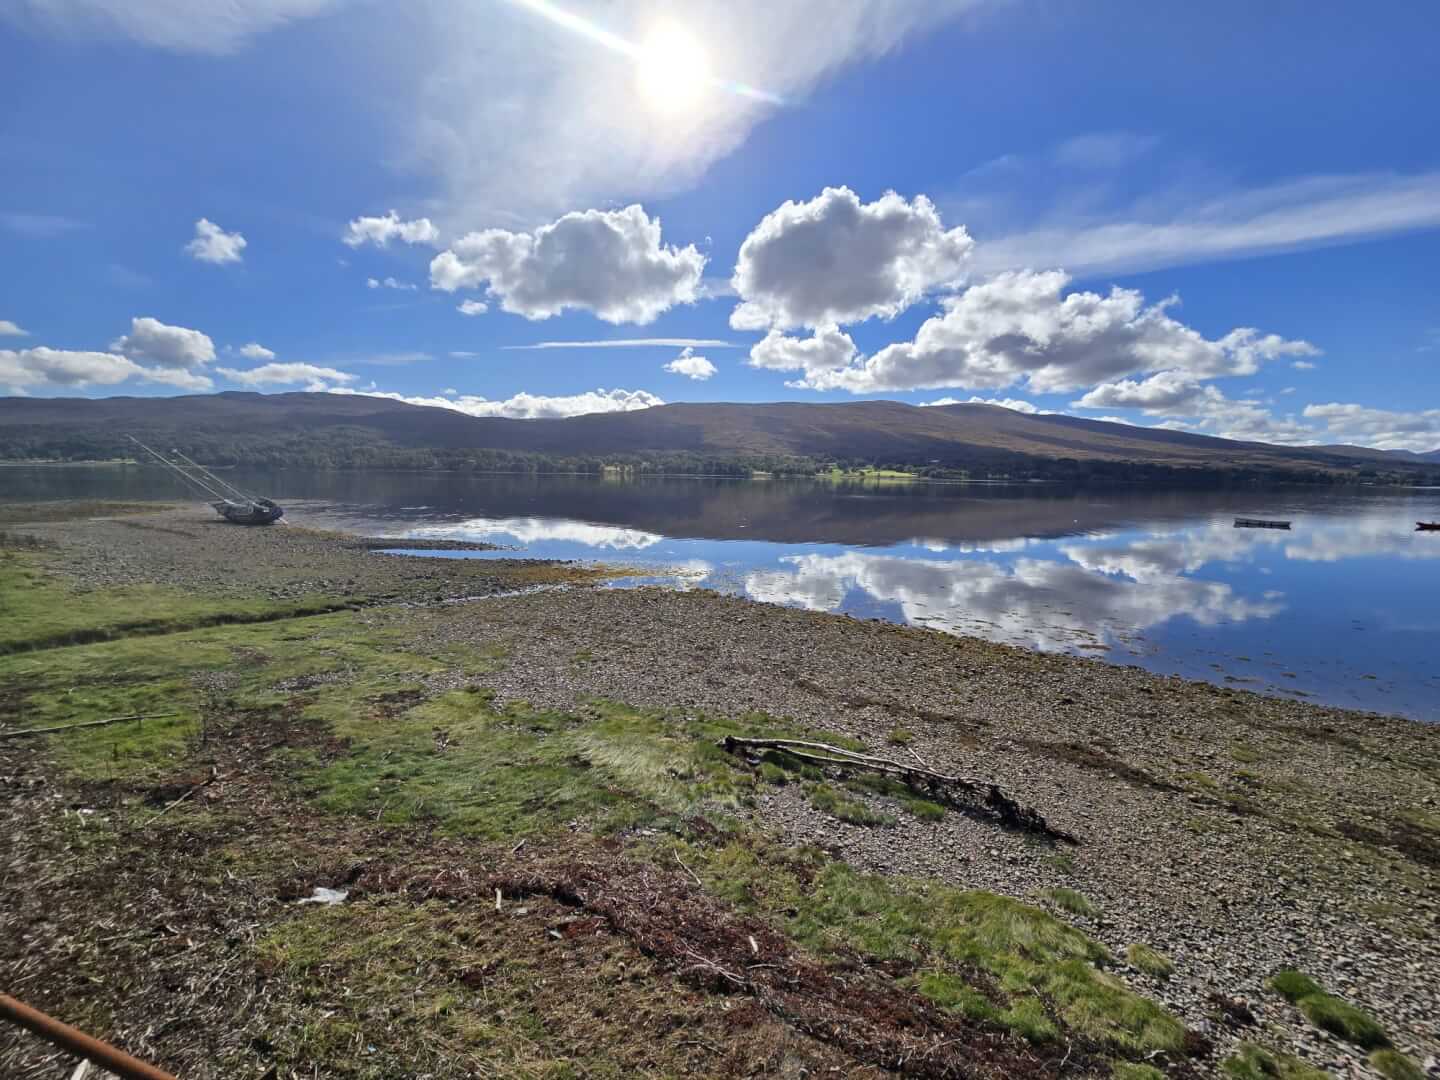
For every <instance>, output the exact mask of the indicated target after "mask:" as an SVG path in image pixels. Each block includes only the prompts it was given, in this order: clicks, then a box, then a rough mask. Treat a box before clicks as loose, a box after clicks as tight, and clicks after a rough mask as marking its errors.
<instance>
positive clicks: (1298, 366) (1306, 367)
mask: <svg viewBox="0 0 1440 1080" xmlns="http://www.w3.org/2000/svg"><path fill="white" fill-rule="evenodd" d="M1290 366H1291V367H1292V368H1294V369H1295V370H1296V371H1314V370H1315V365H1314V364H1312V363H1311V362H1310V361H1309V360H1296V361H1295V362H1294V363H1292V364H1291V365H1290Z"/></svg>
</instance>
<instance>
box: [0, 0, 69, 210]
mask: <svg viewBox="0 0 1440 1080" xmlns="http://www.w3.org/2000/svg"><path fill="white" fill-rule="evenodd" d="M3 14H4V12H3V10H0V16H3ZM0 226H3V227H4V228H6V229H9V230H10V231H11V232H17V233H19V234H20V235H22V236H39V237H51V236H63V235H65V234H66V233H70V232H76V231H78V230H80V229H88V228H89V227H90V224H89V222H85V221H77V220H75V219H74V218H67V217H61V216H60V215H58V214H16V213H4V214H0Z"/></svg>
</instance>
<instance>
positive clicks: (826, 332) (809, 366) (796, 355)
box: [748, 326, 858, 385]
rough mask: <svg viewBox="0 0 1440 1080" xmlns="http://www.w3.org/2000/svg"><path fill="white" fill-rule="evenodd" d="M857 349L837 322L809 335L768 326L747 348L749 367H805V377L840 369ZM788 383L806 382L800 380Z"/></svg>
mask: <svg viewBox="0 0 1440 1080" xmlns="http://www.w3.org/2000/svg"><path fill="white" fill-rule="evenodd" d="M857 355H858V350H857V349H856V348H855V342H854V341H852V340H851V339H850V335H849V334H847V333H845V332H844V331H843V330H841V329H840V328H839V327H837V326H822V327H820V328H819V329H817V330H815V331H814V332H812V333H811V335H810V336H809V337H808V338H799V337H791V336H789V335H788V334H782V333H781V332H780V331H779V330H771V331H770V332H769V333H768V334H766V335H765V337H764V338H763V339H761V340H760V341H758V342H756V343H755V345H754V346H752V347H751V349H750V359H749V361H748V363H749V364H750V366H751V367H758V368H770V369H772V370H774V371H804V372H805V373H806V378H809V377H810V376H811V374H812V373H813V374H814V375H815V377H816V378H826V377H830V376H832V375H833V374H834V373H835V372H838V371H842V370H844V369H845V368H846V366H847V365H848V364H849V363H850V362H851V361H852V360H854V359H855V357H856V356H857ZM787 385H805V384H804V382H803V380H802V381H801V382H798V383H793V384H787Z"/></svg>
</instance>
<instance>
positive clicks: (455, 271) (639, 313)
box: [430, 205, 705, 324]
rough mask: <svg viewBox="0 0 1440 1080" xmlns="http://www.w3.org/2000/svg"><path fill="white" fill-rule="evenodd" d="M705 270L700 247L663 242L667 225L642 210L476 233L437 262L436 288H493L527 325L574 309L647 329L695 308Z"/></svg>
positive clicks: (603, 212) (591, 214)
mask: <svg viewBox="0 0 1440 1080" xmlns="http://www.w3.org/2000/svg"><path fill="white" fill-rule="evenodd" d="M704 268H705V256H704V255H702V254H700V252H699V250H697V249H696V247H695V245H694V244H689V245H687V246H685V247H683V248H680V247H675V246H673V245H669V246H667V245H665V244H663V243H661V239H660V219H659V218H654V219H652V218H650V217H649V215H647V214H646V213H645V210H644V209H643V208H642V207H640V206H639V205H634V206H627V207H625V209H623V210H608V211H607V210H586V211H583V212H575V213H569V214H566V215H565V216H564V217H562V218H560V219H559V220H558V221H555V222H553V223H551V224H549V225H544V226H541V227H540V228H539V229H537V230H536V231H535V232H533V233H517V232H509V231H507V230H504V229H487V230H485V231H484V232H475V233H469V234H467V235H465V236H463V237H461V238H460V239H459V240H457V241H455V243H454V244H452V245H451V247H450V249H449V250H448V251H442V252H441V253H440V254H439V255H437V256H435V258H434V259H433V260H432V261H431V263H430V283H431V285H432V286H433V287H434V288H437V289H443V290H444V291H446V292H454V291H455V290H456V289H461V288H478V287H479V286H481V285H485V286H486V287H487V291H488V293H489V294H490V295H491V296H493V297H496V298H498V299H499V301H500V307H501V308H502V309H503V310H505V311H508V312H510V313H511V314H514V315H523V316H524V317H525V318H527V319H548V318H550V317H551V316H552V315H558V314H560V313H561V312H562V311H565V310H566V309H567V308H573V309H579V310H582V311H589V312H592V313H593V314H594V315H595V316H596V317H598V318H600V319H603V320H604V321H606V322H609V323H640V324H644V323H648V322H651V321H653V320H654V319H655V318H656V316H658V315H659V314H660V313H661V312H664V311H666V310H668V309H669V308H671V307H674V306H675V305H676V304H682V303H693V302H694V301H695V299H696V288H697V287H698V285H699V283H700V276H701V273H702V272H703V270H704Z"/></svg>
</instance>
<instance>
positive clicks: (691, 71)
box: [635, 24, 710, 113]
mask: <svg viewBox="0 0 1440 1080" xmlns="http://www.w3.org/2000/svg"><path fill="white" fill-rule="evenodd" d="M635 77H636V81H637V83H638V84H639V87H640V96H641V97H643V98H644V99H645V101H646V103H647V104H648V105H650V107H651V108H653V109H657V110H659V111H660V112H668V113H676V112H683V111H684V110H686V109H690V108H693V107H694V106H695V104H696V103H697V102H698V101H699V100H700V96H701V95H702V94H703V93H704V92H705V88H706V87H707V86H709V85H710V64H709V61H708V59H707V58H706V56H705V49H704V47H703V46H701V44H700V42H698V41H697V40H696V39H695V36H694V35H693V34H691V33H689V32H688V31H686V30H684V29H683V28H681V27H679V26H675V25H673V24H671V25H664V26H658V27H656V28H655V29H654V30H652V31H651V32H650V34H649V36H648V37H646V39H645V42H644V44H643V45H641V46H640V56H639V61H638V64H637V66H636V71H635Z"/></svg>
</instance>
